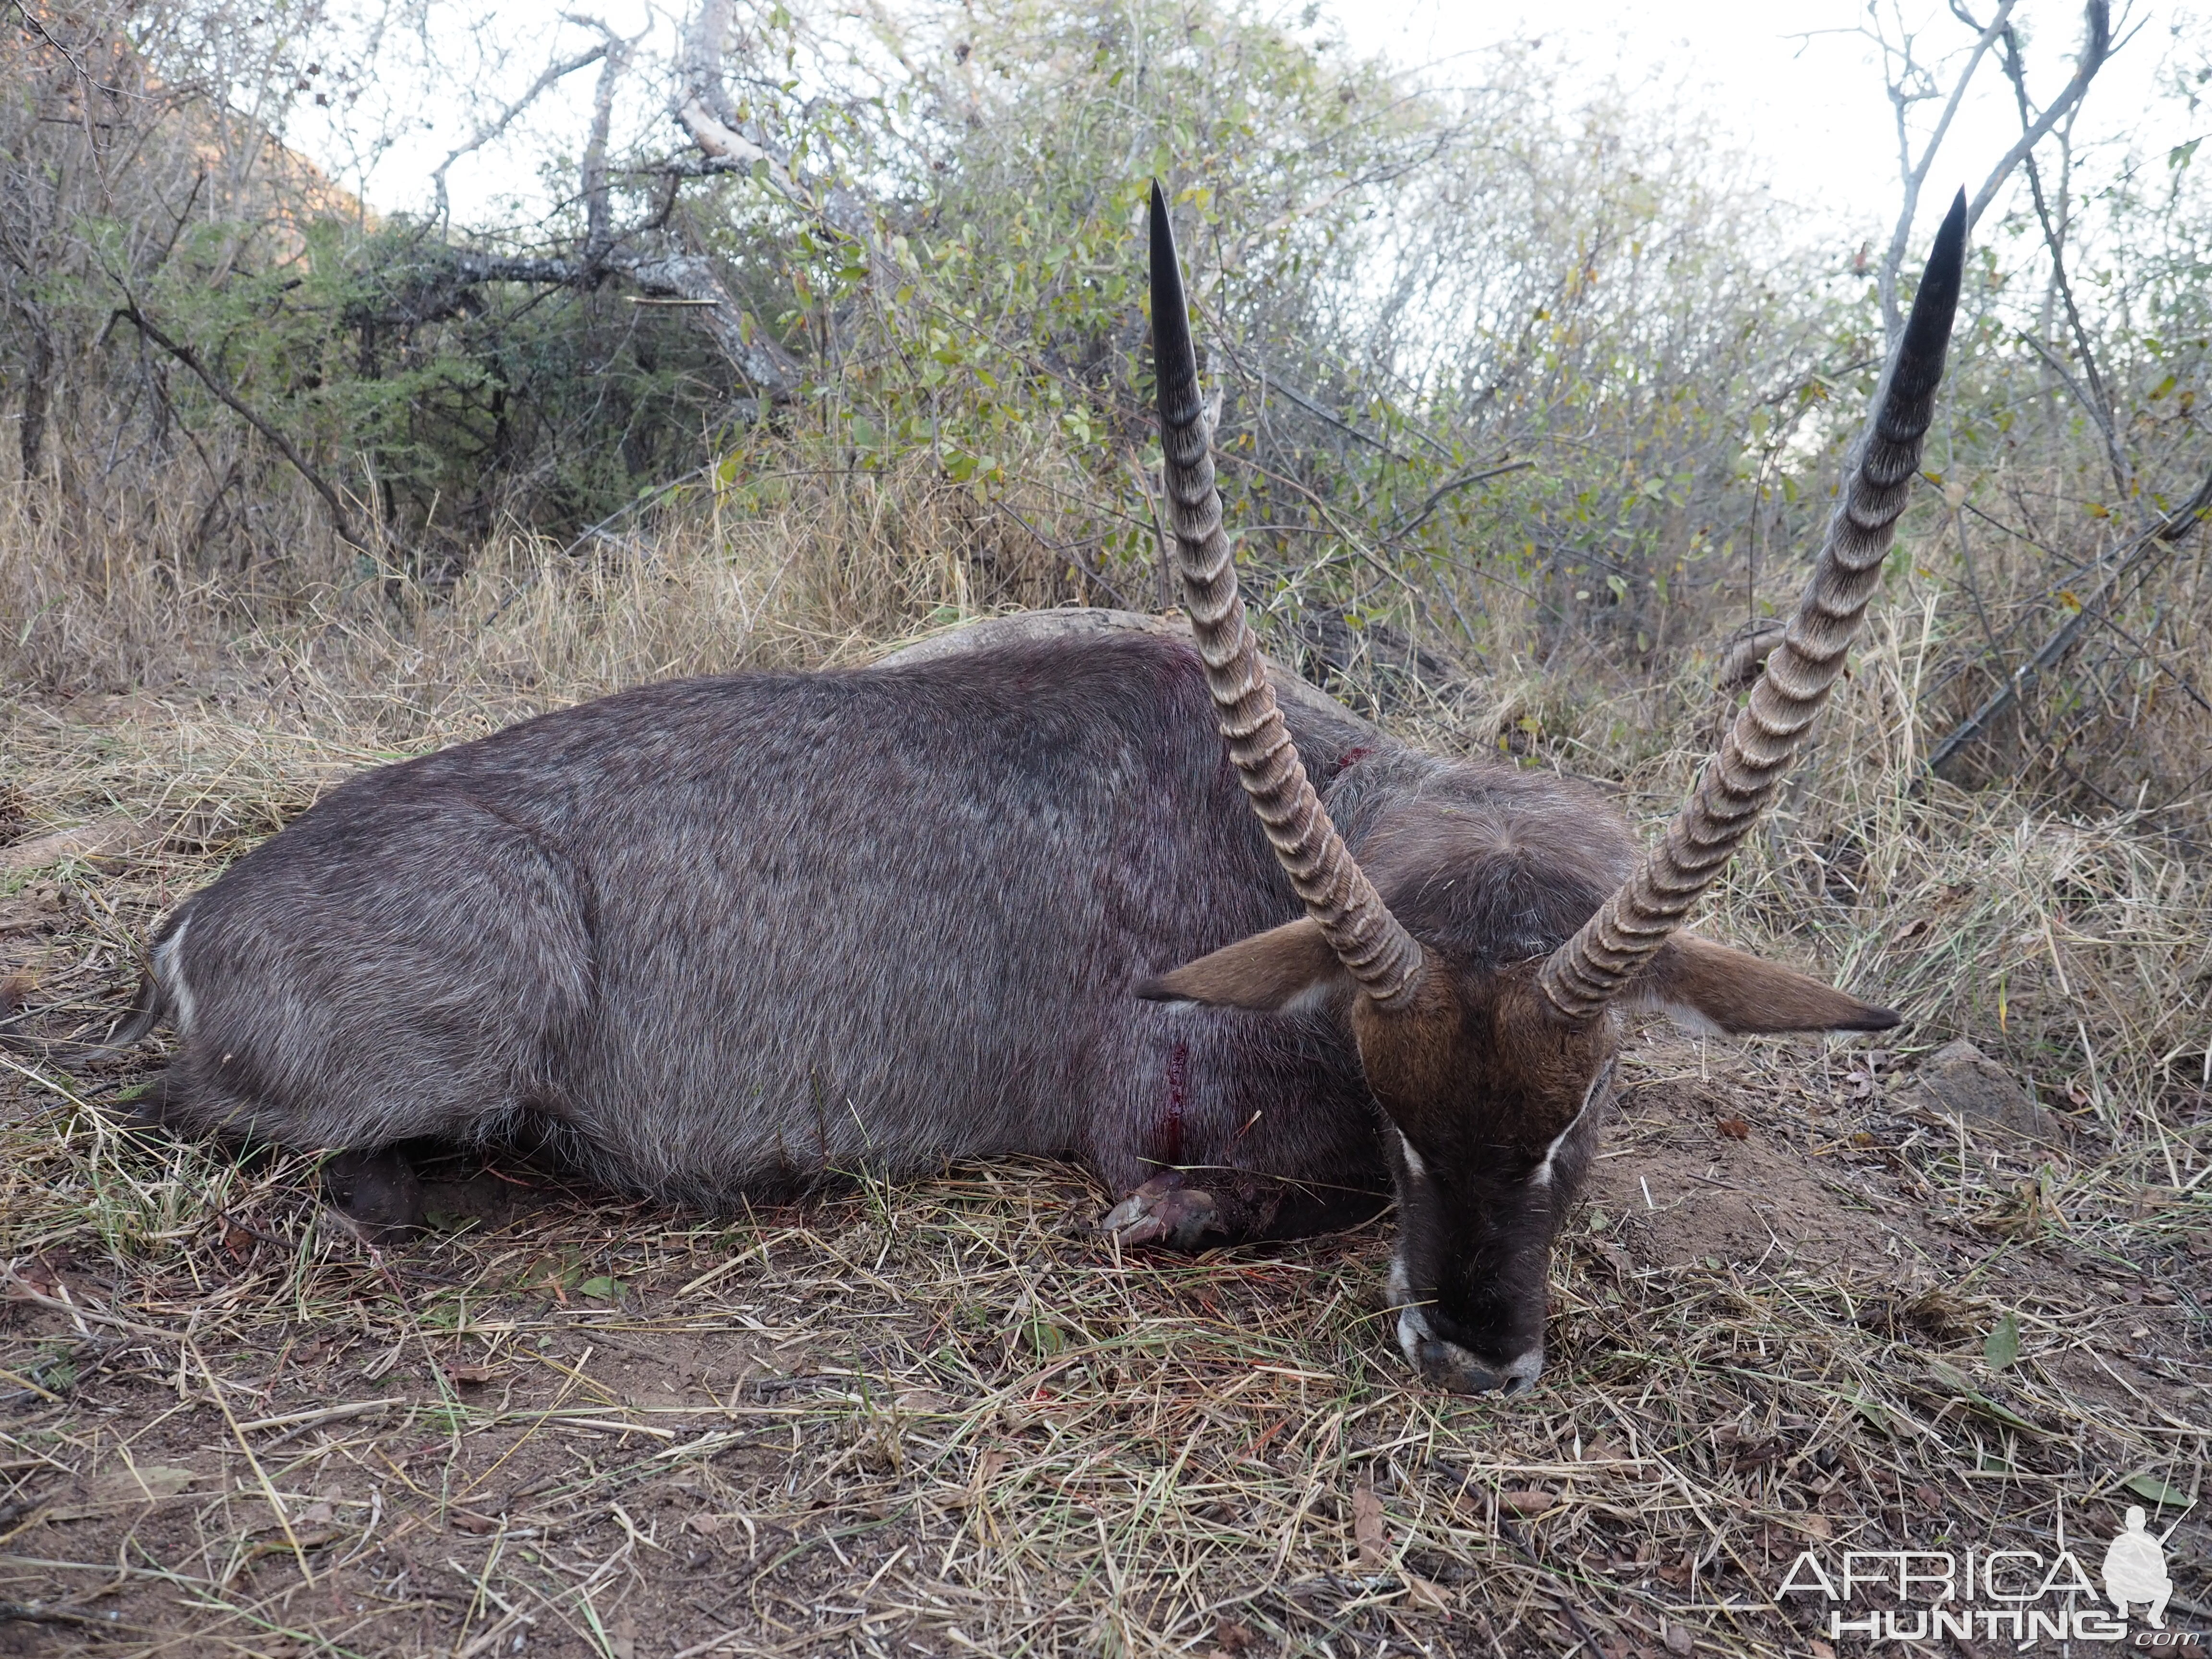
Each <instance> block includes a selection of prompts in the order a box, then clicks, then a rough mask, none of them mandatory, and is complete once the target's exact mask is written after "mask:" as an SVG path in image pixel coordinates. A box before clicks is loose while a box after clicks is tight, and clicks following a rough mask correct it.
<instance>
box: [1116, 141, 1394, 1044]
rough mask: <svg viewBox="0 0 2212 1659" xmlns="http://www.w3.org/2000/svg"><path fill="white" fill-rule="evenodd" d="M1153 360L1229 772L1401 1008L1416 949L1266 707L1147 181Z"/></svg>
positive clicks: (1170, 251) (1383, 1003)
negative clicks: (1233, 772)
mask: <svg viewBox="0 0 2212 1659" xmlns="http://www.w3.org/2000/svg"><path fill="white" fill-rule="evenodd" d="M1152 364H1153V373H1154V375H1155V378H1156V379H1157V380H1158V386H1159V411H1160V448H1161V451H1162V452H1163V453H1164V455H1165V457H1166V461H1167V465H1166V473H1167V497H1168V518H1169V531H1170V535H1171V536H1172V538H1173V539H1174V541H1175V549H1176V568H1177V569H1178V570H1180V571H1181V572H1182V594H1183V605H1184V608H1185V609H1187V610H1188V611H1189V612H1190V625H1191V631H1192V632H1193V633H1194V634H1195V635H1197V639H1198V654H1199V656H1200V658H1201V659H1203V660H1204V661H1205V664H1206V686H1207V689H1208V690H1211V691H1212V694H1213V707H1214V711H1215V714H1216V715H1217V716H1218V719H1219V720H1220V723H1221V735H1222V737H1223V738H1225V740H1226V741H1227V743H1228V745H1229V758H1230V759H1231V762H1232V763H1235V765H1236V768H1237V780H1238V781H1240V782H1241V783H1243V786H1244V793H1245V794H1246V795H1247V796H1249V798H1250V799H1251V802H1252V807H1253V810H1254V811H1256V812H1257V813H1258V814H1259V815H1260V823H1261V828H1263V829H1265V830H1266V831H1267V842H1268V844H1269V845H1270V846H1272V847H1273V848H1274V849H1275V856H1276V857H1277V858H1278V859H1279V860H1282V865H1283V869H1284V870H1285V872H1287V873H1288V875H1289V876H1290V878H1291V886H1292V887H1293V888H1295V889H1297V895H1298V897H1299V898H1301V899H1302V900H1304V902H1305V907H1306V914H1307V915H1310V916H1311V917H1312V918H1313V919H1314V921H1316V922H1317V923H1318V924H1320V927H1321V931H1322V937H1323V938H1324V939H1328V944H1329V948H1330V949H1331V950H1332V951H1335V952H1336V958H1337V960H1338V961H1339V962H1341V963H1343V964H1344V967H1345V971H1346V972H1347V973H1349V974H1350V975H1352V979H1353V980H1354V981H1357V982H1358V986H1359V987H1360V989H1362V990H1363V991H1364V992H1366V994H1368V996H1370V998H1372V999H1373V1000H1374V1001H1375V1002H1376V1005H1377V1006H1380V1007H1383V1008H1385V1009H1394V1010H1395V1009H1398V1008H1402V1007H1404V1006H1406V1005H1407V1003H1408V1002H1410V1001H1411V1000H1413V994H1414V992H1415V991H1416V990H1418V989H1419V986H1420V981H1421V947H1420V946H1419V945H1418V944H1417V943H1415V942H1414V939H1413V935H1412V934H1411V933H1407V931H1406V930H1405V928H1404V927H1402V926H1401V925H1400V923H1399V921H1398V919H1397V918H1396V917H1395V916H1394V915H1391V914H1390V907H1389V906H1388V905H1387V904H1385V903H1383V896H1382V895H1381V894H1379V893H1377V892H1376V890H1375V888H1374V884H1372V883H1370V881H1369V880H1368V879H1367V878H1366V876H1365V875H1364V873H1362V872H1361V871H1360V868H1359V866H1358V862H1357V861H1356V860H1354V859H1353V858H1352V853H1351V850H1350V849H1349V848H1346V846H1345V844H1344V838H1343V837H1342V836H1340V835H1338V834H1337V832H1336V825H1335V824H1334V823H1332V822H1330V820H1329V816H1328V808H1327V807H1325V806H1323V805H1322V803H1321V797H1320V795H1319V794H1317V793H1316V792H1315V790H1314V787H1313V783H1312V781H1311V780H1310V779H1309V778H1308V777H1307V776H1306V769H1305V767H1304V763H1302V762H1300V761H1299V759H1298V751H1297V745H1296V744H1293V743H1292V742H1291V734H1290V732H1289V731H1288V730H1287V729H1286V728H1285V726H1284V725H1283V714H1282V711H1281V710H1280V709H1279V708H1277V707H1276V706H1275V692H1274V688H1273V686H1271V685H1269V684H1267V665H1266V664H1265V663H1263V662H1262V661H1261V658H1260V642H1259V641H1257V640H1256V639H1255V638H1254V637H1253V635H1252V629H1251V626H1250V624H1249V623H1247V622H1246V621H1245V619H1244V602H1243V600H1242V599H1239V598H1238V597H1237V567H1236V562H1235V559H1234V557H1233V556H1232V554H1231V549H1230V545H1229V538H1228V537H1227V536H1226V535H1225V534H1224V533H1223V531H1222V527H1221V493H1220V492H1219V491H1218V490H1217V489H1215V488H1214V487H1213V458H1212V453H1211V452H1212V437H1213V434H1212V427H1211V423H1210V422H1208V421H1207V420H1206V409H1205V404H1204V400H1203V399H1202V398H1201V397H1200V392H1199V386H1198V356H1197V354H1196V352H1195V351H1194V349H1192V346H1191V339H1190V313H1189V309H1188V306H1187V305H1186V304H1185V302H1184V300H1183V291H1182V265H1181V263H1180V262H1179V261H1178V260H1177V258H1176V246H1175V227H1174V226H1173V225H1172V224H1171V223H1170V222H1169V219H1168V204H1167V197H1165V196H1164V195H1162V194H1161V192H1160V187H1159V185H1158V182H1157V181H1155V182H1154V184H1153V185H1152Z"/></svg>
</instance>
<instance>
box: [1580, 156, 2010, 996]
mask: <svg viewBox="0 0 2212 1659" xmlns="http://www.w3.org/2000/svg"><path fill="white" fill-rule="evenodd" d="M1965 251H1966V192H1965V191H1960V192H1959V196H1958V199H1957V200H1956V201H1954V203H1952V204H1951V211H1950V212H1949V214H1948V215H1947V216H1945V218H1944V220H1943V226H1942V229H1940V230H1939V231H1937V232H1936V246H1935V249H1934V251H1933V252H1930V253H1929V256H1928V268H1927V270H1925V271H1924V272H1923V274H1922V276H1921V278H1920V292H1919V293H1918V295H1916V296H1915V297H1914V299H1913V301H1912V317H1911V321H1909V322H1908V323H1906V325H1905V337H1904V338H1903V339H1902V340H1900V341H1899V343H1898V347H1897V355H1896V356H1895V357H1894V358H1893V359H1892V360H1891V362H1890V366H1889V373H1888V374H1887V376H1886V377H1885V379H1884V380H1883V384H1882V389H1881V392H1880V393H1879V394H1877V395H1876V397H1875V408H1874V413H1873V416H1872V418H1871V419H1870V420H1869V422H1868V427H1867V432H1866V435H1865V437H1864V438H1863V439H1862V440H1861V441H1860V447H1859V454H1858V465H1857V469H1856V470H1855V471H1854V472H1853V473H1852V476H1851V477H1850V481H1849V482H1848V483H1846V485H1845V486H1844V491H1843V499H1842V500H1841V501H1839V502H1838V503H1837V507H1836V513H1835V516H1834V517H1833V518H1832V519H1831V520H1829V521H1828V535H1827V540H1826V542H1825V543H1824V544H1822V546H1821V548H1820V559H1819V561H1818V562H1816V563H1815V564H1814V567H1813V579H1812V580H1811V581H1810V582H1808V584H1807V585H1806V588H1805V596H1804V598H1803V599H1801V600H1799V601H1798V605H1797V614H1796V617H1794V618H1793V619H1792V620H1791V622H1790V627H1789V629H1788V631H1787V632H1786V633H1785V634H1784V635H1783V640H1782V643H1781V644H1780V645H1778V646H1777V647H1775V649H1774V653H1773V654H1772V655H1771V656H1770V657H1768V658H1767V659H1766V672H1765V674H1764V675H1763V676H1761V678H1760V679H1759V684H1757V685H1755V686H1753V688H1752V692H1751V700H1750V702H1747V704H1746V705H1745V706H1744V709H1743V712H1742V713H1741V714H1738V715H1737V716H1736V719H1735V726H1733V727H1731V728H1730V729H1729V734H1728V737H1727V738H1725V739H1724V740H1723V743H1722V744H1721V748H1720V752H1719V753H1718V754H1717V755H1716V756H1715V757H1713V761H1712V763H1711V765H1709V766H1708V767H1706V769H1705V775H1704V776H1703V777H1702V778H1700V779H1699V781H1698V787H1697V790H1696V792H1695V793H1693V794H1692V796H1691V797H1690V799H1689V802H1688V804H1687V805H1685V806H1684V807H1683V808H1682V810H1681V811H1680V812H1679V813H1677V814H1676V815H1675V817H1674V822H1673V823H1670V824H1668V826H1667V834H1666V836H1665V837H1664V838H1663V839H1662V841H1661V842H1659V843H1658V844H1657V845H1656V846H1655V847H1653V848H1651V849H1650V851H1649V852H1648V853H1646V854H1644V861H1643V863H1642V865H1641V866H1638V870H1637V872H1636V873H1635V874H1634V875H1633V876H1632V877H1630V878H1629V879H1628V882H1627V883H1626V885H1624V886H1623V887H1622V888H1621V889H1620V891H1618V892H1616V893H1615V894H1613V896H1612V897H1611V898H1609V899H1607V901H1606V902H1605V903H1604V905H1603V906H1602V907H1601V908H1600V909H1599V911H1598V913H1597V914H1596V915H1594V916H1592V917H1591V918H1590V919H1589V921H1586V922H1584V923H1583V927H1582V931H1581V932H1579V933H1577V934H1576V935H1575V936H1574V937H1573V938H1572V939H1569V940H1568V941H1567V942H1566V943H1565V945H1561V946H1560V947H1559V949H1558V950H1556V951H1553V953H1552V955H1551V956H1550V957H1549V958H1548V959H1547V960H1546V962H1545V963H1544V966H1543V968H1542V969H1541V970H1540V971H1539V973H1538V975H1537V983H1538V984H1540V985H1541V987H1543V990H1544V994H1545V995H1546V997H1547V998H1548V999H1549V1000H1550V1001H1551V1003H1552V1006H1553V1007H1554V1008H1556V1009H1558V1010H1559V1012H1560V1013H1561V1014H1563V1015H1565V1017H1566V1018H1569V1019H1572V1020H1585V1019H1588V1018H1591V1017H1592V1016H1594V1015H1595V1013H1596V1012H1598V1010H1600V1009H1601V1008H1602V1007H1604V1006H1605V1005H1606V1004H1607V1002H1609V1001H1611V1000H1613V998H1614V997H1615V996H1617V995H1619V994H1620V991H1621V989H1622V987H1624V986H1626V984H1627V983H1628V982H1629V981H1630V980H1632V979H1633V978H1634V977H1635V976H1636V975H1637V973H1638V970H1640V969H1642V968H1643V966H1644V963H1647V962H1648V961H1650V958H1651V957H1652V955H1653V953H1654V952H1656V951H1657V950H1658V949H1659V947H1660V946H1661V945H1664V944H1665V943H1666V942H1667V936H1668V934H1669V933H1673V932H1674V930H1675V929H1676V928H1677V927H1680V926H1681V924H1682V919H1683V917H1684V916H1685V915H1687V914H1688V913H1689V909H1690V907H1691V906H1692V904H1695V903H1696V902H1698V899H1699V896H1702V895H1703V894H1704V892H1705V890H1706V889H1707V888H1708V887H1710V886H1711V885H1712V884H1713V883H1714V881H1715V880H1717V878H1719V876H1720V873H1721V871H1722V870H1723V868H1724V867H1725V866H1727V864H1728V861H1729V857H1730V856H1731V855H1732V854H1734V853H1735V849H1736V847H1737V844H1738V843H1739V842H1741V841H1742V840H1743V838H1744V836H1747V835H1748V834H1749V833H1750V831H1751V828H1752V826H1753V824H1754V823H1757V822H1758V821H1759V814H1760V813H1761V812H1762V811H1765V809H1766V805H1767V803H1768V802H1769V801H1770V800H1771V799H1772V798H1773V795H1774V791H1775V788H1776V787H1777V786H1778V784H1779V783H1780V782H1781V781H1782V775H1783V774H1784V772H1786V771H1787V770H1788V769H1789V767H1790V761H1791V760H1792V759H1794V758H1795V757H1796V753H1797V745H1798V743H1799V741H1800V740H1801V739H1802V738H1803V737H1804V735H1805V732H1806V730H1807V728H1808V727H1809V726H1811V725H1812V724H1813V722H1814V720H1815V719H1817V718H1818V717H1819V715H1820V710H1821V708H1822V707H1823V706H1824V705H1825V704H1826V702H1827V700H1828V691H1829V688H1830V687H1832V685H1833V684H1835V682H1836V677H1837V676H1838V674H1840V673H1841V672H1842V671H1843V666H1844V652H1845V651H1846V650H1847V649H1848V648H1849V647H1850V642H1851V638H1852V636H1853V635H1856V634H1857V632H1858V627H1859V618H1860V617H1862V616H1863V614H1864V613H1865V611H1866V607H1867V601H1868V600H1869V599H1871V598H1873V597H1874V590H1875V585H1876V584H1877V583H1878V582H1879V581H1880V580H1881V564H1882V559H1883V557H1884V556H1885V555H1887V553H1888V551H1889V544H1890V540H1891V538H1892V535H1893V532H1894V531H1895V529H1896V526H1897V519H1898V515H1899V513H1902V512H1904V511H1905V500H1906V498H1907V497H1908V496H1909V495H1911V491H1912V476H1913V474H1914V473H1916V472H1917V471H1919V470H1920V446H1921V440H1922V439H1923V437H1925V436H1926V435H1927V432H1928V422H1929V416H1930V415H1931V414H1932V413H1933V411H1934V409H1935V403H1936V384H1937V382H1939V381H1940V380H1942V378H1943V354H1944V351H1945V349H1946V348H1947V347H1948V345H1949V343H1950V340H1951V319H1952V316H1953V314H1954V313H1955V312H1956V311H1957V309H1958V305H1959V281H1960V268H1961V265H1962V264H1963V261H1964V258H1965Z"/></svg>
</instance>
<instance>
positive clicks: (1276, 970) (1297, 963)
mask: <svg viewBox="0 0 2212 1659" xmlns="http://www.w3.org/2000/svg"><path fill="white" fill-rule="evenodd" d="M1349 982H1350V976H1349V975H1346V973H1345V971H1344V964H1343V963H1340V962H1339V961H1338V960H1337V959H1336V952H1335V951H1332V950H1330V949H1329V948H1328V940H1327V939H1323V938H1322V932H1321V927H1320V925H1319V924H1318V923H1316V921H1313V919H1312V918H1311V917H1306V918H1304V919H1302V920H1300V921H1293V922H1291V923H1289V924H1287V925H1286V926H1285V927H1271V928H1269V929H1268V930H1267V932H1266V933H1255V934H1253V935H1252V936H1251V937H1250V938H1249V939H1238V940H1237V943H1236V944H1234V945H1224V946H1223V947H1222V948H1221V949H1220V950H1218V951H1215V952H1213V954H1212V955H1211V956H1205V957H1200V958H1199V959H1198V960H1197V961H1196V962H1187V963H1184V964H1183V965H1182V967H1180V968H1178V969H1175V971H1174V972H1172V973H1167V974H1162V975H1160V976H1159V977H1158V979H1155V980H1147V981H1146V982H1145V983H1144V984H1142V985H1139V987H1137V994H1138V995H1139V996H1140V997H1142V998H1144V999H1145V1000H1146V1001H1148V1002H1188V1003H1198V1004H1200V1005H1202V1006H1206V1007H1208V1008H1249V1009H1253V1010H1255V1011H1258V1012H1273V1010H1276V1009H1279V1008H1282V1007H1285V1006H1288V1005H1289V1004H1291V1003H1292V1002H1295V1001H1296V1000H1297V999H1298V998H1300V997H1302V996H1304V995H1305V994H1307V993H1309V992H1320V991H1325V990H1328V989H1329V988H1331V987H1334V986H1336V985H1338V984H1343V983H1349Z"/></svg>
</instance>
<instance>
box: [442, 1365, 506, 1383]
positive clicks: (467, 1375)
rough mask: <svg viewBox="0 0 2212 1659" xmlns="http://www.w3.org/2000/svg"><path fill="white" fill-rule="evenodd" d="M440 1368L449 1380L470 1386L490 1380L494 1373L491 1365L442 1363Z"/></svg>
mask: <svg viewBox="0 0 2212 1659" xmlns="http://www.w3.org/2000/svg"><path fill="white" fill-rule="evenodd" d="M438 1369H439V1370H442V1371H443V1372H445V1374H446V1376H447V1379H448V1380H449V1381H452V1382H454V1383H463V1384H465V1385H467V1386H469V1387H475V1386H476V1385H477V1384H479V1383H489V1382H490V1381H491V1379H492V1376H493V1374H494V1373H493V1371H492V1368H491V1367H490V1366H489V1365H441V1366H440V1367H439V1368H438Z"/></svg>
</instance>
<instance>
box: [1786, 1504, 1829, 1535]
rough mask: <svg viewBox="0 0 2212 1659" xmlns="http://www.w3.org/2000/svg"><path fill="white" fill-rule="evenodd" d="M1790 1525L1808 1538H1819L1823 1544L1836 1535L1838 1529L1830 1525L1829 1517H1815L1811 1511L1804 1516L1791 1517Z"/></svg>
mask: <svg viewBox="0 0 2212 1659" xmlns="http://www.w3.org/2000/svg"><path fill="white" fill-rule="evenodd" d="M1790 1525H1791V1526H1793V1527H1795V1528H1797V1530H1798V1531H1800V1532H1802V1533H1803V1534H1805V1535H1806V1536H1807V1537H1808V1538H1818V1539H1820V1540H1821V1541H1823V1542H1826V1541H1828V1540H1829V1539H1832V1538H1833V1537H1834V1536H1835V1535H1836V1529H1835V1528H1833V1527H1832V1526H1830V1525H1829V1524H1828V1517H1827V1516H1825V1515H1815V1514H1814V1513H1813V1511H1812V1510H1806V1511H1805V1513H1804V1514H1802V1515H1793V1516H1790Z"/></svg>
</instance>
